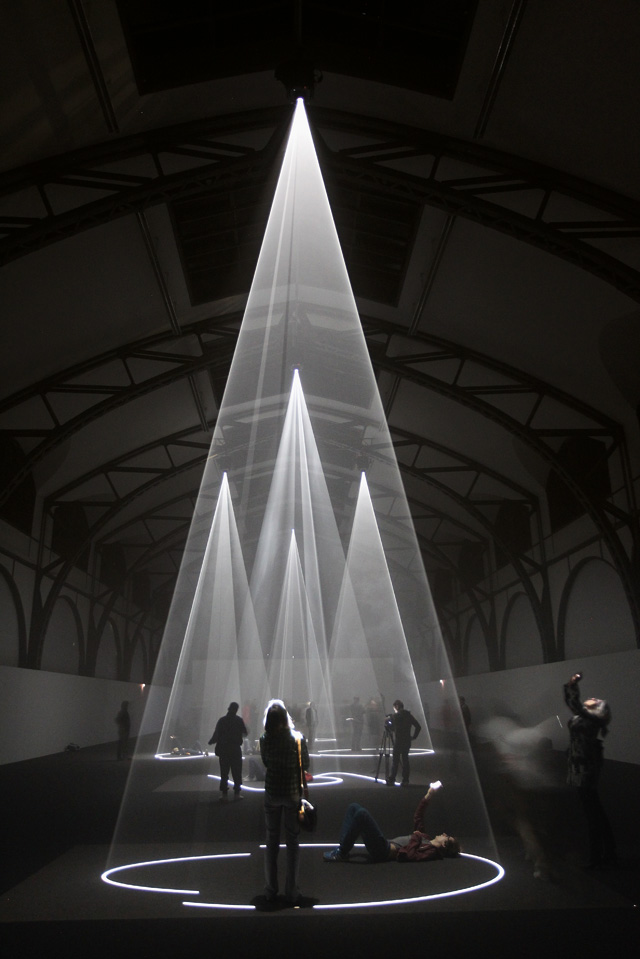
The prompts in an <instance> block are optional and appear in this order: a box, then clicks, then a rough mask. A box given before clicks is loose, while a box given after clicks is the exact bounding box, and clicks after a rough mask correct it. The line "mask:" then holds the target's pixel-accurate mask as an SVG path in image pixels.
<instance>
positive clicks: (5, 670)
mask: <svg viewBox="0 0 640 959" xmlns="http://www.w3.org/2000/svg"><path fill="white" fill-rule="evenodd" d="M168 698H169V690H167V695H166V699H167V701H168ZM125 699H126V700H128V702H129V712H130V713H131V733H132V736H133V735H135V734H136V733H137V731H138V729H139V726H140V720H141V719H142V713H143V710H144V705H145V699H146V694H145V688H143V687H142V686H141V685H140V684H138V683H123V682H117V681H114V680H105V679H93V678H90V677H87V676H73V675H70V674H66V673H52V672H46V671H44V670H38V669H19V668H18V667H12V666H0V724H1V728H2V729H3V731H4V732H3V736H2V739H1V741H0V763H13V762H20V761H21V760H24V759H35V758H36V757H38V756H48V755H50V754H52V753H59V752H62V751H63V750H64V749H65V747H66V746H67V745H68V744H69V743H75V744H76V745H78V746H80V747H81V748H82V747H85V746H95V745H98V744H99V743H106V742H112V741H115V740H116V739H117V730H116V724H115V721H114V720H115V716H116V714H117V712H118V710H119V709H120V705H121V703H122V701H123V700H125ZM155 701H156V702H157V701H158V700H157V699H156V700H155ZM161 712H162V715H160V714H159V715H158V716H157V717H151V719H152V725H151V727H150V728H152V729H154V728H157V729H158V731H159V730H160V728H161V726H162V720H163V718H164V710H161ZM114 756H115V750H114Z"/></svg>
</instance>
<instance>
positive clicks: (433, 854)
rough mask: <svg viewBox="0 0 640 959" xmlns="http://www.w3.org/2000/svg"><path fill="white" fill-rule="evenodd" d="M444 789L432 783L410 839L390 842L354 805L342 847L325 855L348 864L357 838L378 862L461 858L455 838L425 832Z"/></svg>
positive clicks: (327, 859) (342, 834) (343, 832)
mask: <svg viewBox="0 0 640 959" xmlns="http://www.w3.org/2000/svg"><path fill="white" fill-rule="evenodd" d="M441 788H442V783H441V782H440V781H437V782H433V783H431V784H430V786H429V789H428V790H427V792H426V793H425V795H424V796H423V797H422V799H421V800H420V802H419V803H418V808H417V809H416V811H415V813H414V815H413V832H412V833H411V834H410V835H408V836H397V837H396V838H395V839H386V838H385V837H384V835H383V834H382V831H381V829H380V827H379V826H378V824H377V822H376V821H375V819H374V818H373V816H372V815H371V813H370V812H369V810H368V809H365V808H364V806H361V805H360V804H359V803H351V805H350V806H349V807H348V809H347V812H346V814H345V817H344V821H343V823H342V829H341V831H340V845H339V846H336V847H335V849H331V850H330V851H329V852H325V853H324V855H323V859H324V860H325V862H346V861H347V860H348V859H349V853H350V852H351V850H352V849H353V846H354V845H355V842H356V839H358V838H359V837H362V841H363V843H364V845H365V848H366V850H367V852H368V853H369V855H370V856H371V858H372V859H373V861H374V862H387V861H388V860H390V859H393V860H395V861H396V862H430V861H432V860H434V859H444V858H445V857H450V856H457V855H458V854H459V853H460V843H459V842H458V840H457V839H456V838H455V837H454V836H449V835H448V833H446V832H442V833H439V835H437V836H434V837H433V839H432V838H431V837H430V836H429V835H428V834H427V833H426V832H425V831H424V814H425V810H426V808H427V806H428V804H429V803H430V801H431V800H432V799H433V797H434V795H435V794H436V793H437V792H438V790H439V789H441Z"/></svg>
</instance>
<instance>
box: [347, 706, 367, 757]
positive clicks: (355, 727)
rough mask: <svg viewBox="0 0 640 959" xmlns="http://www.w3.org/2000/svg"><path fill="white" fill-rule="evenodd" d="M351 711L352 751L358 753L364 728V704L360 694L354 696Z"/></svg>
mask: <svg viewBox="0 0 640 959" xmlns="http://www.w3.org/2000/svg"><path fill="white" fill-rule="evenodd" d="M350 712H351V715H350V716H349V717H348V718H349V721H350V722H351V751H352V752H355V753H357V752H359V750H360V747H361V745H362V730H363V729H364V706H363V705H362V703H361V702H360V697H359V696H354V697H353V702H352V703H351V707H350Z"/></svg>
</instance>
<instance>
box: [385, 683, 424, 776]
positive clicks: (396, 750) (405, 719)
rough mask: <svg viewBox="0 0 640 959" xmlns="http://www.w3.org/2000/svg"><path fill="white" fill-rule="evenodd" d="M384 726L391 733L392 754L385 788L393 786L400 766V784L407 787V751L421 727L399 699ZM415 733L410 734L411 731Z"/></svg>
mask: <svg viewBox="0 0 640 959" xmlns="http://www.w3.org/2000/svg"><path fill="white" fill-rule="evenodd" d="M385 726H386V727H387V728H388V729H389V730H390V731H391V732H392V733H393V753H392V760H391V772H390V773H389V778H388V779H387V786H395V783H396V775H397V773H398V767H399V766H400V765H402V783H401V785H403V786H408V785H409V775H410V772H411V767H410V765H409V750H410V749H411V743H412V741H413V740H414V739H417V738H418V736H419V735H420V730H421V729H422V726H421V725H420V723H419V722H418V720H417V719H416V718H415V716H412V715H411V713H410V712H409V710H408V709H405V708H404V703H403V702H402V700H401V699H396V701H395V702H394V704H393V713H392V714H390V715H389V716H387V717H386V719H385ZM412 729H413V730H415V732H414V733H413V735H412V733H411V730H412Z"/></svg>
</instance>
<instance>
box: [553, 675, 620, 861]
mask: <svg viewBox="0 0 640 959" xmlns="http://www.w3.org/2000/svg"><path fill="white" fill-rule="evenodd" d="M581 679H582V675H581V673H575V674H574V675H573V676H572V677H571V679H570V680H569V682H568V683H565V685H564V701H565V703H566V704H567V706H568V707H569V709H570V710H571V712H572V713H573V716H572V717H571V719H570V720H569V768H568V771H567V783H568V785H569V786H576V787H577V789H578V795H579V797H580V802H581V804H582V808H583V809H584V813H585V816H586V820H587V829H588V839H589V862H588V864H587V868H588V869H597V868H600V867H602V866H606V865H612V864H614V863H615V861H616V846H615V838H614V835H613V830H612V828H611V824H610V822H609V817H608V816H607V814H606V812H605V810H604V807H603V805H602V803H601V801H600V797H599V795H598V780H599V778H600V772H601V770H602V765H603V747H602V739H603V738H604V737H605V736H606V735H607V733H608V731H609V728H608V727H609V723H610V722H611V709H610V707H609V704H608V703H607V702H606V701H605V700H604V699H596V698H595V697H591V698H590V699H585V700H584V701H582V699H581V697H580V686H579V683H580V680H581Z"/></svg>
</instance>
